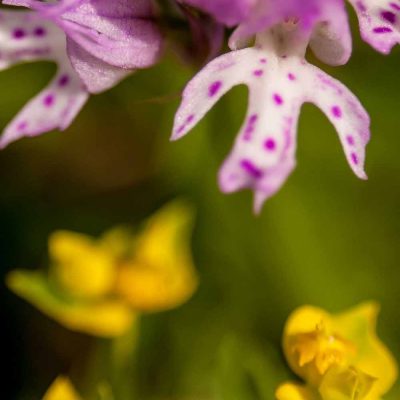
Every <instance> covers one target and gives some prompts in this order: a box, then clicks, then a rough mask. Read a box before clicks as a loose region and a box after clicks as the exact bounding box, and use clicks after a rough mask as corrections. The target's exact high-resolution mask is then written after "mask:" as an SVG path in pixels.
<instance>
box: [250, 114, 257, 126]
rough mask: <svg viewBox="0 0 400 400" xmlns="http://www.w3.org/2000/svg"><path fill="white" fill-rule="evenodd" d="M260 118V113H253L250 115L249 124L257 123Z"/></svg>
mask: <svg viewBox="0 0 400 400" xmlns="http://www.w3.org/2000/svg"><path fill="white" fill-rule="evenodd" d="M257 120H258V115H257V114H252V115H250V117H249V124H254V123H256V122H257Z"/></svg>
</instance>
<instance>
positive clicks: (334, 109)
mask: <svg viewBox="0 0 400 400" xmlns="http://www.w3.org/2000/svg"><path fill="white" fill-rule="evenodd" d="M331 111H332V115H333V116H334V117H336V118H341V117H342V109H341V108H340V107H339V106H333V107H332V110H331Z"/></svg>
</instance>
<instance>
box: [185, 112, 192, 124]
mask: <svg viewBox="0 0 400 400" xmlns="http://www.w3.org/2000/svg"><path fill="white" fill-rule="evenodd" d="M193 120H194V114H190V115H189V116H188V117H187V118H186V123H187V124H190V123H191V122H193Z"/></svg>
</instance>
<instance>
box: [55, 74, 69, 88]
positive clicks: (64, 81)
mask: <svg viewBox="0 0 400 400" xmlns="http://www.w3.org/2000/svg"><path fill="white" fill-rule="evenodd" d="M69 81H70V79H69V76H68V75H66V74H65V75H61V76H60V79H59V80H58V86H60V87H64V86H67V85H68V83H69Z"/></svg>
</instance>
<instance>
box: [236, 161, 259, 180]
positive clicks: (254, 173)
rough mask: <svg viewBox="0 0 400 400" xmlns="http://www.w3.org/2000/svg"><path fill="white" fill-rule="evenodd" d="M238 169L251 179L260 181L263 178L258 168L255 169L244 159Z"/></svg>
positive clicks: (251, 163)
mask: <svg viewBox="0 0 400 400" xmlns="http://www.w3.org/2000/svg"><path fill="white" fill-rule="evenodd" d="M240 167H241V168H242V169H243V170H244V171H245V172H246V173H247V174H248V175H250V176H251V177H252V178H254V179H260V178H262V176H263V172H262V170H261V169H260V168H258V167H256V166H255V165H254V163H253V162H252V161H251V160H248V159H244V160H242V161H241V162H240Z"/></svg>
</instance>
